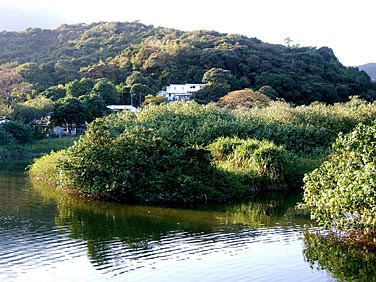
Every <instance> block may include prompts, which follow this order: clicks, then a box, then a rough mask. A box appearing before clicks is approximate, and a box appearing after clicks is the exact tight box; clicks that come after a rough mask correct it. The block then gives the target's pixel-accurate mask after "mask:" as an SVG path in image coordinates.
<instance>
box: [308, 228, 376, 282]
mask: <svg viewBox="0 0 376 282" xmlns="http://www.w3.org/2000/svg"><path fill="white" fill-rule="evenodd" d="M304 241H305V249H304V256H305V258H306V260H307V262H309V263H310V265H311V267H312V268H316V269H320V270H327V271H329V272H330V273H331V274H332V275H333V277H335V278H337V279H338V280H339V281H359V282H360V281H361V282H369V281H376V249H375V247H374V246H365V245H362V246H360V245H358V244H350V245H349V244H345V243H344V242H341V241H339V240H336V239H334V238H328V237H324V236H320V235H319V234H316V233H314V232H312V233H311V232H308V231H306V232H304Z"/></svg>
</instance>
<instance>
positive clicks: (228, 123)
mask: <svg viewBox="0 0 376 282" xmlns="http://www.w3.org/2000/svg"><path fill="white" fill-rule="evenodd" d="M375 117H376V110H375V107H374V104H373V103H369V102H365V101H363V100H360V99H358V98H353V99H352V100H351V101H349V102H347V103H339V104H334V105H331V106H330V105H325V104H321V103H314V104H311V105H309V106H298V107H293V106H290V105H288V104H286V103H284V102H272V103H271V105H270V106H268V107H265V108H259V109H256V108H254V109H237V110H230V109H223V108H218V107H217V106H215V105H199V104H197V103H195V102H184V103H183V102H181V103H169V104H162V105H158V106H149V107H146V108H145V109H143V110H142V111H140V112H138V113H136V114H134V113H130V112H125V113H122V114H114V115H110V116H107V117H104V118H100V119H97V120H95V121H94V122H92V123H91V124H90V125H89V126H88V129H87V132H86V134H85V135H84V136H82V137H81V138H80V139H79V141H77V142H76V143H75V145H74V146H72V147H70V148H69V149H67V150H65V151H63V152H60V155H52V156H51V157H50V158H51V159H53V160H54V161H53V162H51V164H49V162H48V160H49V157H48V156H47V157H45V158H43V162H44V165H52V166H55V167H56V170H54V171H55V172H54V174H55V173H56V171H59V173H58V175H59V181H55V183H59V185H60V186H62V187H74V188H75V189H77V190H79V191H80V192H82V193H85V194H89V195H91V196H95V197H98V198H102V199H109V200H117V201H123V202H148V203H190V204H199V203H207V202H216V201H228V200H230V199H236V198H241V197H245V196H247V195H248V196H249V195H251V194H252V193H253V192H254V191H260V190H268V189H291V188H292V187H294V186H295V187H299V186H300V185H301V184H302V179H303V175H304V173H307V172H309V171H312V170H313V169H314V168H316V167H318V166H319V164H320V163H321V162H322V160H323V158H325V156H326V155H327V154H328V153H329V150H330V146H331V144H332V143H333V142H334V141H335V140H336V138H337V136H338V133H339V132H344V133H348V132H351V131H352V130H353V129H354V127H355V126H356V125H357V124H358V123H360V122H362V123H364V124H371V123H372V121H373V120H374V119H375ZM56 157H57V160H56V159H55V158H56ZM41 162H42V160H36V161H35V163H34V165H33V166H32V167H31V169H30V176H31V178H32V179H36V178H38V179H44V177H41V176H40V175H39V176H38V177H35V175H38V173H40V171H42V170H43V169H41V168H40V167H39V168H38V165H42V164H41ZM42 166H43V165H42ZM46 173H48V171H46ZM55 175H56V174H55Z"/></svg>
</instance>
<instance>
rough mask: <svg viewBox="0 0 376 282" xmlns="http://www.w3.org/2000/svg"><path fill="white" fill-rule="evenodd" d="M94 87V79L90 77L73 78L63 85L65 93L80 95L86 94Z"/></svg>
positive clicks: (74, 95)
mask: <svg viewBox="0 0 376 282" xmlns="http://www.w3.org/2000/svg"><path fill="white" fill-rule="evenodd" d="M93 87H94V81H93V80H92V79H90V78H81V80H78V79H75V80H73V81H70V82H68V83H67V84H66V85H65V90H66V95H68V96H72V97H80V96H82V95H88V94H89V93H90V92H91V91H92V89H93Z"/></svg>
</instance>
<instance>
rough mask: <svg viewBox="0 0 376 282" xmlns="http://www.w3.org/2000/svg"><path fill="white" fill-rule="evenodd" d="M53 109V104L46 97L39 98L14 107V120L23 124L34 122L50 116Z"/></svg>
mask: <svg viewBox="0 0 376 282" xmlns="http://www.w3.org/2000/svg"><path fill="white" fill-rule="evenodd" d="M52 108H53V102H52V101H51V100H50V99H48V98H45V97H44V96H37V97H36V98H34V99H30V100H28V101H26V102H23V103H18V104H16V105H15V106H14V109H13V112H12V115H11V116H12V118H13V119H14V120H18V121H21V122H23V123H27V124H28V123H30V122H32V121H34V120H37V119H41V118H43V117H46V116H48V115H49V114H50V113H51V111H52Z"/></svg>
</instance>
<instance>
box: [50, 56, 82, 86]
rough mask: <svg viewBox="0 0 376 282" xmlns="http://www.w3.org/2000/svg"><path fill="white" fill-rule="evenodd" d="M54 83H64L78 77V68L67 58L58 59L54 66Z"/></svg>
mask: <svg viewBox="0 0 376 282" xmlns="http://www.w3.org/2000/svg"><path fill="white" fill-rule="evenodd" d="M54 70H55V73H56V77H57V81H55V82H56V84H60V83H61V84H65V83H67V82H69V81H72V80H74V79H77V78H78V77H79V74H78V68H77V67H76V66H75V65H74V64H73V63H72V62H71V61H69V60H58V61H57V62H56V64H55V66H54Z"/></svg>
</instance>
